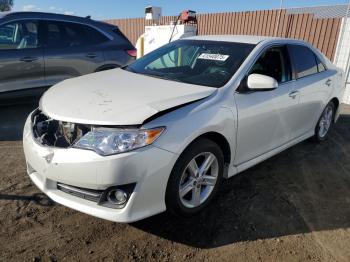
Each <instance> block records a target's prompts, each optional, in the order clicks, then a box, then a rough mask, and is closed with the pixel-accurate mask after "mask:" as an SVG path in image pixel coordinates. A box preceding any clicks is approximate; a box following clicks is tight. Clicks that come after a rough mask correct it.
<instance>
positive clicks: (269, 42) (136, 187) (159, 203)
mask: <svg viewBox="0 0 350 262" xmlns="http://www.w3.org/2000/svg"><path fill="white" fill-rule="evenodd" d="M343 83H344V82H343V73H342V72H341V71H340V70H338V69H337V68H336V67H335V66H333V65H332V63H331V62H330V61H329V60H328V59H327V58H326V57H325V56H324V55H323V54H322V53H321V52H320V51H318V50H317V49H315V48H314V47H312V46H311V45H309V44H307V43H305V42H302V41H298V40H291V39H280V38H265V37H248V36H197V37H193V38H187V39H183V40H178V41H175V42H172V43H169V44H167V45H165V46H163V47H161V48H159V49H157V50H155V51H153V52H151V53H150V54H148V55H146V56H144V57H143V58H141V59H139V60H137V61H135V62H134V63H132V64H131V65H129V66H127V67H124V68H120V69H114V70H110V71H105V72H100V73H95V74H90V75H86V76H82V77H78V78H74V79H70V80H66V81H63V82H61V83H59V84H57V85H56V86H54V87H52V88H50V89H49V90H48V91H47V92H46V93H45V94H44V95H43V97H42V98H41V101H40V106H39V108H38V109H37V110H35V111H34V112H32V113H31V114H30V115H29V117H28V119H27V121H26V124H25V128H24V138H23V143H24V152H25V157H26V161H27V171H28V174H29V176H30V178H31V179H32V181H33V182H34V183H35V184H36V185H37V186H38V187H39V188H40V189H41V190H42V191H43V192H44V193H45V194H47V195H48V196H49V197H50V198H52V199H53V200H54V201H56V202H58V203H61V204H63V205H65V206H68V207H70V208H73V209H76V210H79V211H81V212H84V213H87V214H90V215H93V216H96V217H100V218H104V219H108V220H112V221H117V222H132V221H136V220H140V219H143V218H145V217H149V216H151V215H154V214H157V213H160V212H163V211H165V210H169V211H171V212H173V213H175V214H177V215H180V216H188V215H193V214H196V213H197V212H199V211H201V210H203V209H204V208H206V207H207V206H208V204H209V203H211V202H213V199H214V198H215V196H216V195H217V193H218V192H219V191H220V184H221V182H222V181H223V179H225V178H229V177H231V176H233V175H235V174H237V173H239V172H241V171H243V170H245V169H247V168H249V167H251V166H253V165H255V164H257V163H259V162H261V161H263V160H265V159H267V158H269V157H271V156H273V155H275V154H277V153H279V152H281V151H282V150H285V149H286V148H288V147H290V146H292V145H295V144H297V143H299V142H301V141H303V140H305V139H307V138H310V137H313V138H314V140H316V141H319V142H320V141H323V140H325V139H326V138H327V136H328V133H329V130H330V129H331V128H332V126H333V124H334V123H335V121H336V120H337V118H338V114H339V104H340V101H341V96H342V94H343V92H344V84H343Z"/></svg>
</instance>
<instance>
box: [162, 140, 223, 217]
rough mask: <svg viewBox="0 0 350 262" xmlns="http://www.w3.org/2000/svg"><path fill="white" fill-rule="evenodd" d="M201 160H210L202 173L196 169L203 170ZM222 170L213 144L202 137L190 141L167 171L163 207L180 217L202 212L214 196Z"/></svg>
mask: <svg viewBox="0 0 350 262" xmlns="http://www.w3.org/2000/svg"><path fill="white" fill-rule="evenodd" d="M193 160H194V161H195V163H196V164H197V166H198V169H197V171H196V172H193V170H195V168H194V167H196V166H195V165H194V164H193V163H194V162H193ZM205 161H207V163H210V162H211V161H212V163H211V165H210V167H209V169H208V170H207V171H206V172H200V170H204V168H203V165H202V164H203V163H204V162H205ZM191 167H192V168H191ZM201 167H202V169H200V168H201ZM223 172H224V155H223V152H222V150H221V149H220V147H219V146H218V145H217V144H216V143H214V142H213V141H211V140H209V139H205V138H202V139H199V140H197V141H195V142H194V143H192V144H191V145H190V146H189V147H188V148H187V149H186V150H185V151H184V152H183V153H182V154H181V156H180V157H179V159H178V160H177V162H176V164H175V166H174V168H173V170H172V172H171V174H170V177H169V180H168V184H167V189H166V195H165V203H166V207H167V210H168V211H170V212H171V213H173V214H175V215H177V216H180V217H188V216H191V215H194V214H197V213H199V212H200V211H202V210H203V209H204V208H206V207H207V206H208V205H209V204H210V203H211V202H212V201H213V199H214V198H215V197H216V195H217V193H218V189H219V188H220V185H221V182H222V179H223ZM195 173H196V174H195ZM202 175H204V176H202ZM214 180H215V182H214ZM185 186H186V187H185ZM187 190H190V191H188V192H187ZM186 192H187V193H186ZM198 192H199V193H198ZM181 193H183V196H180V194H181ZM185 193H186V194H185ZM198 199H199V200H198Z"/></svg>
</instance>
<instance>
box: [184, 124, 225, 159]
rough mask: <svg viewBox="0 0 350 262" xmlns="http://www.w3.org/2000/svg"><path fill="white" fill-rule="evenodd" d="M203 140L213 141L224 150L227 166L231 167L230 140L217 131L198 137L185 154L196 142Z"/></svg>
mask: <svg viewBox="0 0 350 262" xmlns="http://www.w3.org/2000/svg"><path fill="white" fill-rule="evenodd" d="M202 138H206V139H209V140H211V141H213V142H214V143H216V144H217V145H218V146H219V147H220V149H221V150H222V153H223V155H224V161H225V165H229V164H230V162H231V147H230V143H229V142H228V140H227V139H226V137H225V136H224V135H222V134H220V133H218V132H215V131H211V132H206V133H204V134H201V135H199V136H197V137H196V138H195V139H193V140H192V141H191V142H190V143H189V144H188V145H187V146H186V148H185V149H184V151H183V152H185V151H186V149H187V148H189V147H190V146H191V145H192V144H193V143H194V142H196V141H198V140H200V139H202Z"/></svg>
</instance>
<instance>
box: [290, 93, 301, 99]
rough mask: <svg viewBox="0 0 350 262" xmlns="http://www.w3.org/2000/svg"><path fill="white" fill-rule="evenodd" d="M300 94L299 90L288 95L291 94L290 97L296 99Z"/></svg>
mask: <svg viewBox="0 0 350 262" xmlns="http://www.w3.org/2000/svg"><path fill="white" fill-rule="evenodd" d="M298 94H299V91H292V92H290V93H289V94H288V95H289V97H291V98H293V99H295V98H296V97H297V95H298Z"/></svg>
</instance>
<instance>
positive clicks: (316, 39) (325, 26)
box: [107, 10, 341, 59]
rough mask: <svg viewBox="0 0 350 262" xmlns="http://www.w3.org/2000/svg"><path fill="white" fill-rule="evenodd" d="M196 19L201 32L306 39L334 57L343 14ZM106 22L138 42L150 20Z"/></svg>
mask: <svg viewBox="0 0 350 262" xmlns="http://www.w3.org/2000/svg"><path fill="white" fill-rule="evenodd" d="M197 19H198V33H199V34H200V35H204V34H209V35H212V34H241V35H263V36H279V37H289V38H297V39H303V40H306V41H308V42H310V43H311V44H313V45H314V46H316V47H317V48H319V49H320V50H321V51H322V52H323V53H324V54H325V55H326V56H327V57H329V58H330V59H333V57H334V53H335V49H336V46H337V39H338V34H339V29H340V24H341V18H324V19H320V18H315V17H314V15H313V14H287V12H286V10H281V11H280V10H262V11H248V12H230V13H215V14H199V15H198V16H197ZM175 20H176V17H175V16H165V17H162V19H161V21H160V24H169V23H170V22H171V21H175ZM107 22H109V23H111V24H115V25H118V26H119V28H120V30H121V31H122V32H123V33H124V34H125V35H126V36H127V37H128V38H129V39H130V41H131V42H132V43H136V41H137V39H138V37H139V36H140V35H141V34H142V33H143V32H144V28H145V25H151V21H146V20H145V19H144V18H130V19H111V20H107ZM277 24H279V26H278V28H277V26H276V25H277Z"/></svg>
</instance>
